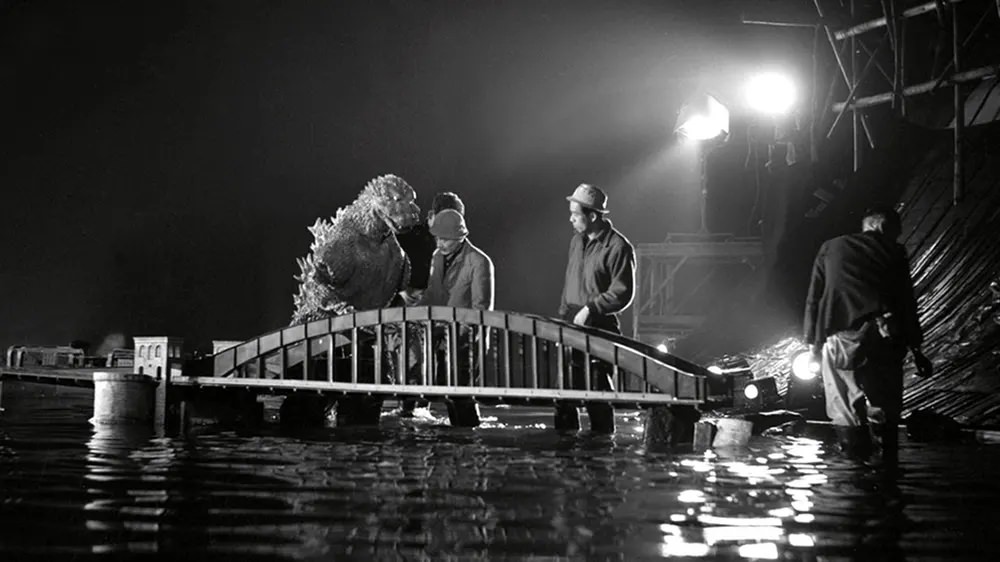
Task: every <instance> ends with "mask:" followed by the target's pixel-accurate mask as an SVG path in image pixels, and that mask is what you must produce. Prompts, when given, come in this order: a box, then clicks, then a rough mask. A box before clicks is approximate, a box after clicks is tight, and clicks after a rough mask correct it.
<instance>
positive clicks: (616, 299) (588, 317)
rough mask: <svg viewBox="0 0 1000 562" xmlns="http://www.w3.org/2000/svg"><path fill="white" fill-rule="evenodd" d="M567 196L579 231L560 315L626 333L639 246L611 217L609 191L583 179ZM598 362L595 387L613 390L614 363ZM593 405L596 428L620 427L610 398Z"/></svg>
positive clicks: (590, 409) (572, 220) (571, 247)
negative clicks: (624, 316)
mask: <svg viewBox="0 0 1000 562" xmlns="http://www.w3.org/2000/svg"><path fill="white" fill-rule="evenodd" d="M566 200H567V201H569V222H570V224H572V225H573V230H574V231H575V232H576V234H575V235H574V236H573V238H572V240H571V241H570V244H569V261H568V263H567V265H566V280H565V284H564V285H563V292H562V299H561V301H560V303H559V316H560V317H561V318H563V319H564V320H569V321H572V322H573V323H574V324H577V325H579V326H590V327H594V328H599V329H602V330H607V331H609V332H614V333H616V334H620V333H621V328H620V324H619V322H618V313H619V312H621V311H622V310H625V309H626V308H628V305H629V304H631V302H632V293H633V292H634V290H635V250H634V249H633V248H632V244H631V243H630V242H629V241H628V239H627V238H625V236H623V235H622V233H621V232H619V231H618V230H617V229H616V228H615V227H614V226H613V225H612V224H611V221H610V220H608V219H607V218H606V215H607V213H608V196H607V195H605V193H604V192H603V191H601V189H600V188H598V187H597V186H594V185H590V184H586V183H584V184H580V186H579V187H577V188H576V190H574V191H573V194H572V195H570V196H569V197H567V198H566ZM580 360H581V361H582V357H581V358H580ZM595 367H597V368H596V370H595V369H592V370H591V372H592V374H594V376H595V380H594V381H593V383H592V388H593V389H595V390H612V388H613V386H612V383H611V379H610V376H609V373H610V370H609V369H608V368H607V367H608V366H607V365H606V364H599V365H595ZM587 410H588V414H589V415H590V420H591V427H592V428H593V429H595V430H597V431H609V432H613V431H614V409H613V408H612V407H611V405H610V404H590V405H588V406H587ZM574 412H575V409H574ZM567 413H569V412H568V410H566V409H565V408H562V409H560V410H557V418H558V417H559V416H563V415H566V414H567ZM569 415H572V413H569ZM571 425H572V423H571Z"/></svg>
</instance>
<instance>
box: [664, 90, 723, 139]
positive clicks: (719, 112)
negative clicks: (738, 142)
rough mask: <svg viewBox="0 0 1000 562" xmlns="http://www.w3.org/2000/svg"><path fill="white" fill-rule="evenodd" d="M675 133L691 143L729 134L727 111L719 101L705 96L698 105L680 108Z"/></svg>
mask: <svg viewBox="0 0 1000 562" xmlns="http://www.w3.org/2000/svg"><path fill="white" fill-rule="evenodd" d="M678 121H679V122H680V125H678V126H677V129H676V132H677V134H679V135H681V136H682V137H684V138H685V139H688V140H691V141H706V140H712V139H714V138H718V137H724V136H726V135H728V134H729V110H728V109H726V106H724V105H722V103H721V102H719V100H717V99H715V98H714V97H712V96H705V98H704V99H703V100H702V103H700V104H690V105H686V106H685V107H683V108H681V114H680V118H679V119H678Z"/></svg>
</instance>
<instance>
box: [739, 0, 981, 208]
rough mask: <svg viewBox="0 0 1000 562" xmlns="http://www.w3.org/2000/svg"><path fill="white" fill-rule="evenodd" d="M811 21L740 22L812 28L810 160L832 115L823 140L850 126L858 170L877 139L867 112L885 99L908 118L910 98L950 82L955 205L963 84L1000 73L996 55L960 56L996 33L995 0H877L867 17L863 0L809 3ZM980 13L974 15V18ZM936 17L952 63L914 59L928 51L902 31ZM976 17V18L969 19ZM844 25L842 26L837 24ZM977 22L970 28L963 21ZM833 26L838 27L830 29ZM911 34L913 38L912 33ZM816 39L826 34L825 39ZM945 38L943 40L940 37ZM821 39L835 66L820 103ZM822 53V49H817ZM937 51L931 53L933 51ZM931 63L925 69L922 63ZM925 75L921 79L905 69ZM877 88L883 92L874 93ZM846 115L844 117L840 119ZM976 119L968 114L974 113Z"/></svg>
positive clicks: (960, 173)
mask: <svg viewBox="0 0 1000 562" xmlns="http://www.w3.org/2000/svg"><path fill="white" fill-rule="evenodd" d="M812 2H813V5H814V7H815V12H816V16H818V18H817V19H809V18H799V19H797V20H796V19H789V18H787V17H785V18H782V17H758V16H748V15H746V14H744V17H743V22H744V23H746V24H754V25H768V26H780V27H789V26H792V27H812V28H814V29H815V32H816V37H817V41H815V42H814V52H813V72H814V77H813V84H814V92H813V108H812V109H813V120H812V123H813V135H812V140H813V143H814V146H813V150H812V153H813V157H814V159H816V158H817V153H818V149H817V147H816V146H815V145H816V144H817V143H818V142H819V141H820V140H821V139H820V135H819V131H818V130H817V128H819V127H822V126H823V125H825V124H826V122H827V118H828V117H829V116H830V115H831V114H832V118H833V122H832V124H830V125H829V127H828V128H825V127H823V128H825V129H826V130H825V138H827V139H829V138H832V137H833V135H834V133H835V132H836V131H837V129H838V127H839V126H840V125H841V123H844V122H845V121H848V122H850V123H851V130H852V138H853V163H854V166H853V168H854V171H855V172H856V171H858V170H859V169H860V167H861V164H862V160H863V157H864V153H865V151H866V150H868V149H866V148H865V144H867V145H868V147H869V149H874V148H875V147H876V137H875V135H874V131H873V130H872V129H873V128H872V125H871V123H870V122H869V119H868V114H867V113H866V111H865V110H869V109H871V108H874V107H876V106H880V105H884V104H891V106H892V109H893V111H894V112H896V114H897V115H899V116H900V117H907V115H908V112H909V107H908V103H907V102H908V101H909V100H910V98H913V97H914V96H918V95H922V94H928V93H932V92H936V91H938V90H940V89H943V88H947V87H950V88H951V90H952V100H951V101H952V105H953V110H954V115H955V120H954V125H953V127H952V128H953V129H954V142H953V156H954V168H953V198H952V199H953V203H954V204H958V203H959V202H960V201H961V200H962V198H963V195H964V192H965V174H964V159H963V155H962V152H963V140H964V137H965V127H966V125H967V123H968V122H969V121H971V119H967V115H966V110H965V101H966V100H965V89H966V85H967V84H969V83H975V82H979V81H981V80H984V79H988V78H995V77H997V76H998V75H1000V60H998V59H1000V57H998V56H997V54H996V53H993V52H990V51H989V49H986V50H985V51H986V52H989V57H988V58H989V59H992V60H983V58H982V57H979V60H978V61H975V62H973V63H972V64H968V63H967V61H966V56H967V55H969V54H970V46H972V45H973V43H974V41H975V40H977V39H980V38H984V37H988V35H989V31H988V30H989V29H990V28H992V31H994V32H996V31H997V29H998V27H1000V26H998V24H1000V0H932V1H928V2H923V3H919V4H914V3H913V2H903V1H902V0H880V2H879V3H878V4H874V3H868V4H866V6H872V5H875V6H876V9H879V8H880V12H881V13H880V14H878V15H877V17H872V16H873V15H874V14H872V13H871V12H866V13H862V5H861V2H858V1H857V0H843V1H841V2H833V1H832V0H825V1H824V0H812ZM977 16H978V17H977ZM932 17H933V18H935V20H936V23H937V32H938V35H939V40H941V41H940V42H939V44H938V46H939V47H944V49H945V50H950V56H949V58H950V61H949V62H948V63H947V65H945V66H944V68H943V69H942V70H938V69H936V68H935V66H936V65H933V64H932V65H924V64H922V61H921V60H919V59H918V60H916V61H914V60H912V59H913V58H914V56H915V55H916V49H919V48H926V47H927V42H926V41H922V39H924V38H923V37H917V38H916V40H915V38H914V37H908V34H907V29H908V28H912V27H913V26H914V25H916V24H918V23H922V22H921V21H919V20H917V18H920V20H926V19H927V18H932ZM973 17H975V20H973V19H971V18H973ZM845 21H846V22H849V23H847V24H846V25H844V23H843V22H845ZM972 21H975V24H974V25H971V26H970V25H967V23H968V22H972ZM835 27H836V29H835ZM910 35H913V34H912V33H911V34H910ZM820 38H825V41H823V40H822V39H820ZM943 39H947V40H948V41H947V45H946V46H945V41H943ZM822 43H825V44H826V45H827V46H828V47H829V52H831V53H832V55H833V60H834V62H835V65H836V68H835V70H834V75H833V76H832V77H831V79H830V80H829V83H828V86H829V90H828V95H827V97H826V102H825V103H824V104H823V105H822V106H820V104H819V103H818V99H819V97H818V96H817V92H816V91H815V90H816V89H817V87H818V85H819V82H820V80H819V74H820V72H821V69H820V67H821V64H820V62H819V59H820V57H821V52H820V51H821V49H820V45H821V44H822ZM823 50H825V48H824V49H823ZM935 54H936V53H935ZM928 66H929V68H928ZM908 70H909V71H910V72H912V73H915V74H916V73H919V72H922V71H923V72H926V71H927V70H929V73H928V75H927V76H925V77H914V76H910V75H909V74H908ZM840 85H842V87H845V88H846V90H847V95H846V96H845V97H844V98H843V99H842V100H840V101H837V102H833V97H834V95H835V92H836V91H837V89H838V86H840ZM879 90H881V91H879ZM847 117H850V119H846V118H847ZM973 119H974V117H973Z"/></svg>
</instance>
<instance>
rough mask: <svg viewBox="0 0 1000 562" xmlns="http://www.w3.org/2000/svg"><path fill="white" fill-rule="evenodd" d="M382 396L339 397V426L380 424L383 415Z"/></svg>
mask: <svg viewBox="0 0 1000 562" xmlns="http://www.w3.org/2000/svg"><path fill="white" fill-rule="evenodd" d="M382 402H383V400H382V399H381V398H375V397H373V396H342V397H340V398H338V399H337V427H351V426H358V425H378V423H379V419H380V418H381V417H382Z"/></svg>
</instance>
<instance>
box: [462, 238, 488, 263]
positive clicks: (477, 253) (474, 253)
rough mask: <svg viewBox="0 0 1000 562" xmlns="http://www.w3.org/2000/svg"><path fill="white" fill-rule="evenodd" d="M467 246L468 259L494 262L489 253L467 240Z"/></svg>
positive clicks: (478, 261) (475, 261) (477, 261)
mask: <svg viewBox="0 0 1000 562" xmlns="http://www.w3.org/2000/svg"><path fill="white" fill-rule="evenodd" d="M465 247H466V252H465V255H466V259H468V260H470V261H472V262H474V263H488V264H492V263H493V260H491V259H490V256H489V255H487V254H486V252H484V251H482V250H481V249H479V248H478V247H477V246H476V245H474V244H473V243H472V242H469V241H468V240H466V242H465Z"/></svg>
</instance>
